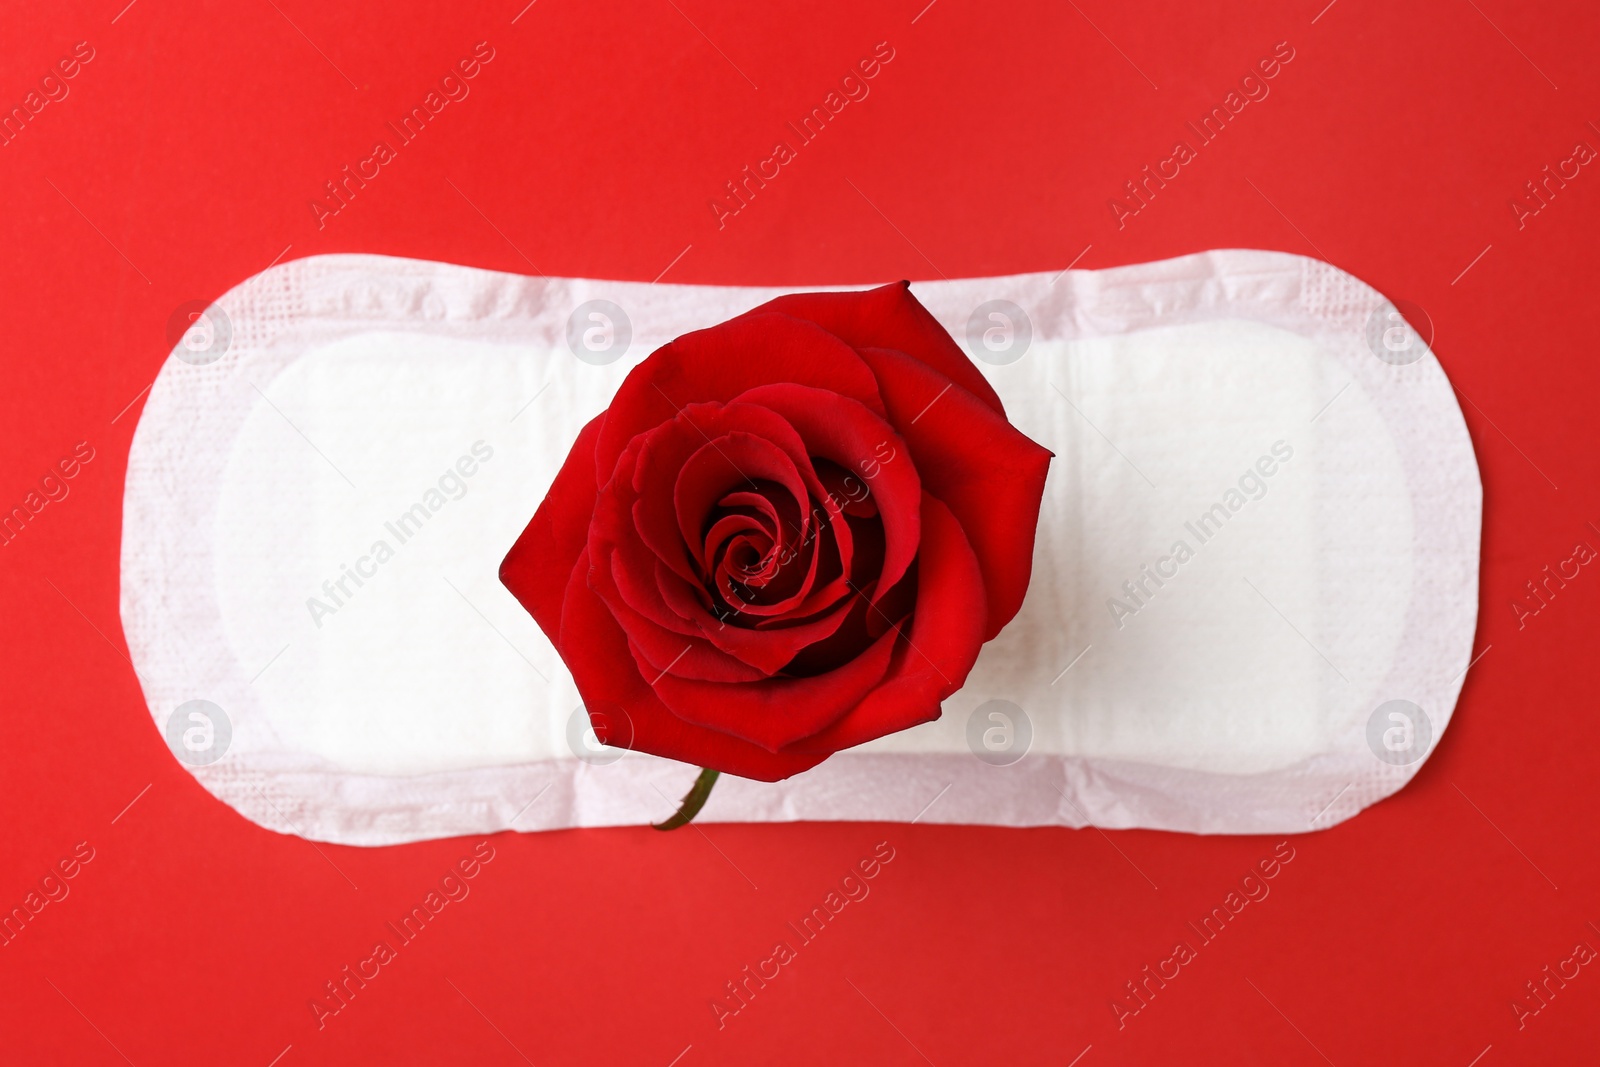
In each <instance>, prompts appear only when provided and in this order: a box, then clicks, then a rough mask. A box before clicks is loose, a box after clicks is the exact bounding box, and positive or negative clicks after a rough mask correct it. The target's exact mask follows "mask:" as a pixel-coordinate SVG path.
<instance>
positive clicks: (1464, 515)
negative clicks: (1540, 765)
mask: <svg viewBox="0 0 1600 1067" xmlns="http://www.w3.org/2000/svg"><path fill="white" fill-rule="evenodd" d="M913 290H914V292H915V293H916V295H917V297H918V299H920V300H921V301H922V302H923V303H924V304H926V305H927V306H928V308H929V309H930V310H931V311H932V312H933V314H934V315H935V316H936V317H937V318H938V319H939V320H940V321H941V322H942V323H943V324H944V325H945V326H946V327H947V328H948V329H949V330H950V332H951V333H952V335H953V336H955V337H956V339H957V340H958V342H960V343H961V344H962V345H963V346H964V347H965V348H966V349H967V350H968V351H969V352H970V353H972V354H973V355H974V356H975V357H976V358H977V359H978V360H979V365H980V366H981V367H982V369H983V371H984V374H985V375H986V376H987V377H988V379H989V381H990V382H991V383H992V384H993V385H994V387H995V389H996V390H997V391H998V393H999V394H1000V397H1001V399H1002V400H1003V401H1004V403H1005V406H1006V411H1007V413H1008V414H1009V416H1010V418H1011V420H1012V422H1014V423H1015V424H1016V425H1017V426H1018V428H1020V429H1021V430H1022V431H1023V432H1024V433H1026V434H1028V435H1029V436H1031V437H1032V438H1034V439H1035V440H1037V441H1039V442H1041V443H1042V444H1044V445H1046V446H1047V447H1049V448H1050V449H1051V450H1053V451H1054V452H1055V453H1056V459H1055V460H1054V462H1053V463H1052V466H1051V470H1050V477H1049V480H1048V483H1047V485H1046V488H1045V495H1044V503H1043V507H1042V510H1041V513H1040V518H1039V528H1038V540H1037V546H1036V549H1035V553H1034V571H1033V583H1032V585H1031V587H1030V588H1029V591H1028V596H1027V600H1026V602H1025V604H1024V606H1023V609H1022V611H1021V613H1020V614H1019V615H1018V616H1017V618H1016V619H1015V620H1014V621H1013V622H1012V623H1011V624H1010V626H1008V627H1007V628H1006V630H1005V631H1004V632H1003V633H1002V634H1001V635H1000V636H999V637H998V638H997V639H996V640H995V641H994V642H992V643H991V644H989V645H988V646H986V647H985V648H984V650H983V653H982V655H981V657H980V658H979V660H978V664H977V667H976V668H975V669H974V671H973V673H972V675H971V677H970V678H969V679H968V682H967V684H966V686H965V688H963V689H962V690H961V691H960V692H959V693H957V694H956V695H955V696H953V697H951V698H950V699H949V700H947V701H946V702H945V705H944V714H943V717H942V718H941V719H940V720H939V721H937V722H933V723H929V724H926V725H923V726H920V727H917V728H915V729H913V730H909V731H906V732H904V733H901V734H896V735H894V736H891V737H887V738H883V739H882V740H879V741H876V742H873V743H871V744H868V745H865V746H862V747H861V748H858V749H853V750H850V751H847V752H842V753H839V754H838V755H836V756H834V757H832V758H831V759H829V760H828V761H827V762H825V763H823V764H822V765H821V766H819V767H817V768H815V769H814V770H811V771H808V772H806V773H804V774H801V775H798V776H796V777H794V778H792V779H790V780H788V781H785V782H780V783H775V784H769V783H762V782H751V781H746V780H743V779H737V778H731V777H724V779H723V780H722V781H721V782H719V783H718V785H717V788H716V790H715V791H714V792H713V794H712V797H711V800H710V803H709V804H708V805H707V806H706V808H705V811H704V812H703V813H702V814H701V816H700V819H701V820H702V821H769V820H773V821H775V820H793V819H851V820H887V821H905V820H911V819H914V818H919V817H920V819H921V820H923V821H928V822H949V823H988V824H996V825H1006V826H1032V825H1066V826H1082V825H1084V824H1086V823H1092V824H1094V825H1098V826H1103V827H1132V826H1143V827H1152V828H1159V829H1170V830H1185V831H1193V832H1201V833H1266V832H1272V833H1285V832H1295V831H1304V830H1308V829H1320V828H1323V827H1327V826H1330V825H1332V824H1334V823H1336V822H1339V821H1341V820H1343V819H1345V818H1348V817H1349V816H1350V815H1352V814H1354V813H1355V812H1357V811H1359V810H1360V809H1361V808H1363V807H1365V806H1366V805H1369V804H1371V803H1373V802H1375V801H1377V800H1379V799H1381V798H1382V797H1384V796H1386V795H1388V794H1389V793H1392V792H1394V791H1395V790H1396V789H1398V788H1400V786H1402V785H1403V784H1404V783H1405V782H1406V781H1407V780H1408V779H1409V777H1410V776H1411V775H1412V774H1413V773H1415V771H1416V770H1417V768H1418V767H1419V766H1421V761H1422V759H1423V758H1425V757H1426V755H1427V753H1428V752H1429V751H1431V749H1432V746H1433V745H1435V744H1436V743H1437V741H1438V739H1439V736H1440V735H1441V733H1442V732H1443V730H1444V728H1445V726H1446V725H1447V724H1448V722H1449V719H1450V714H1451V711H1452V709H1453V707H1454V705H1455V701H1456V696H1457V694H1458V692H1459V690H1460V687H1461V683H1462V680H1463V677H1464V675H1465V672H1466V670H1467V667H1468V662H1469V658H1470V656H1471V653H1472V638H1473V631H1474V626H1475V622H1476V613H1477V574H1478V540H1479V526H1480V517H1481V501H1482V489H1481V486H1480V483H1479V479H1478V469H1477V464H1476V462H1475V460H1474V457H1473V452H1472V446H1471V443H1470V441H1469V439H1468V436H1467V431H1466V427H1465V424H1464V423H1463V420H1462V417H1461V412H1460V409H1459V408H1458V406H1457V404H1456V401H1455V397H1454V395H1453V394H1452V391H1451V389H1450V385H1449V383H1448V382H1447V381H1446V379H1445V376H1444V373H1443V372H1442V370H1441V369H1440V367H1439V364H1438V363H1437V361H1436V360H1435V359H1434V357H1433V355H1432V353H1431V352H1429V351H1428V350H1427V347H1426V345H1424V344H1423V343H1422V341H1421V340H1420V339H1419V338H1417V337H1416V336H1415V334H1412V333H1410V332H1409V330H1408V329H1407V327H1406V325H1405V323H1404V322H1403V321H1402V320H1401V319H1400V318H1399V316H1398V315H1397V314H1395V313H1394V311H1393V308H1392V306H1391V305H1389V304H1388V302H1387V301H1385V300H1384V299H1383V298H1382V297H1381V296H1380V295H1379V294H1378V293H1377V292H1375V291H1374V290H1372V289H1371V288H1370V287H1368V286H1366V285H1364V284H1363V283H1361V282H1359V281H1357V280H1356V279H1355V278H1353V277H1351V276H1350V275H1348V274H1345V273H1343V272H1342V271H1339V270H1337V269H1335V268H1333V267H1331V266H1329V265H1328V264H1326V263H1322V262H1320V261H1316V260H1311V259H1306V258H1302V257H1298V256H1291V255H1285V254H1282V253H1276V252H1256V251H1216V252H1208V253H1204V254H1200V255H1193V256H1186V257H1183V258H1180V259H1173V260H1167V261H1164V262H1159V263H1147V264H1140V265H1137V266H1132V267H1119V268H1115V269H1111V270H1103V271H1068V272H1066V273H1064V274H1062V275H1059V276H1055V277H1053V276H1052V275H1048V274H1030V275H1018V276H1013V277H1006V278H982V279H971V280H961V281H951V282H925V283H918V284H916V285H915V286H914V287H913ZM780 291H781V290H777V289H755V288H731V287H730V288H723V287H715V288H713V287H699V286H681V285H645V284H639V283H630V282H602V281H588V280H580V279H565V278H529V277H522V276H517V275H509V274H497V273H493V272H490V271H483V270H474V269H470V268H466V267H458V266H451V265H448V264H443V263H430V262H420V261H414V260H404V259H391V258H386V257H381V256H319V257H315V258H312V259H306V260H300V261H298V262H294V263H289V264H285V265H283V266H280V267H274V268H273V269H271V270H268V271H266V272H265V273H263V274H260V275H257V276H256V277H254V278H251V279H250V280H249V281H247V282H245V283H244V284H242V285H240V286H239V287H238V288H236V289H234V290H232V291H231V292H229V293H228V294H226V295H225V296H223V297H222V298H221V299H220V300H219V301H218V302H217V304H216V305H215V306H214V307H212V308H211V309H210V310H209V311H207V312H206V313H205V314H204V315H202V316H201V317H200V318H199V319H198V320H197V321H196V324H195V327H194V328H193V329H192V330H191V331H190V334H189V335H188V336H186V337H185V338H184V339H183V342H182V343H180V344H179V345H178V347H177V348H176V349H175V351H174V353H173V355H172V357H171V358H169V359H168V361H167V363H166V366H165V367H164V368H163V370H162V372H161V375H160V377H159V378H158V379H157V381H156V383H155V385H154V386H153V388H152V389H151V391H150V398H149V401H148V402H147V404H146V406H145V408H144V411H143V414H142V417H141V419H140V422H139V427H138V431H137V433H136V434H135V437H134V441H133V446H132V451H131V454H130V456H129V461H128V475H127V486H126V496H125V501H124V525H123V545H122V618H123V627H124V631H125V633H126V636H127V641H128V646H129V650H130V652H131V655H132V658H133V662H134V664H135V665H136V668H137V671H138V675H139V679H140V682H141V684H142V686H143V688H144V693H145V697H146V700H147V702H148V704H149V708H150V712H151V714H152V716H153V717H154V719H155V722H156V725H157V727H158V728H159V729H160V730H161V731H162V732H163V734H164V736H166V737H167V739H168V741H169V743H170V744H171V746H172V749H173V751H174V753H175V754H176V755H177V756H178V758H179V759H181V760H182V761H183V762H184V763H185V765H186V766H187V767H188V768H189V769H190V770H191V771H192V772H193V773H194V774H195V776H196V777H197V778H198V779H199V780H200V781H201V783H202V784H204V785H205V787H206V788H207V789H209V790H210V791H211V792H212V793H213V794H215V795H216V796H217V797H219V798H220V799H221V800H223V801H224V802H226V803H227V804H229V805H231V806H232V807H234V808H235V809H236V810H238V811H239V812H240V813H241V814H243V815H244V816H245V817H246V818H248V819H250V820H252V821H253V822H256V823H259V824H261V825H263V826H266V827H269V828H272V829H274V830H280V831H285V832H293V833H298V834H301V835H303V836H305V837H309V838H314V839H317V840H325V841H337V842H343V843H348V844H366V845H377V844H387V843H394V842H402V841H413V840H419V839H424V838H432V837H443V836H449V835H456V834H477V833H487V832H493V831H497V830H504V829H508V828H510V829H517V830H539V829H555V828H561V827H570V826H605V825H616V824H630V823H632V824H638V823H645V822H649V821H655V820H659V819H661V818H663V817H665V816H666V815H668V814H670V813H671V811H672V810H673V809H674V808H675V807H676V804H677V801H678V800H679V798H680V797H681V796H682V795H683V793H684V791H685V790H686V789H687V787H688V785H689V783H690V781H691V780H692V779H693V777H694V775H695V773H696V770H695V768H693V767H689V766H685V765H682V764H678V763H674V762H671V761H668V760H663V759H658V758H656V757H652V756H647V755H641V754H636V753H622V752H619V751H617V750H612V749H606V748H603V747H599V746H598V745H596V744H595V742H594V738H593V735H592V733H590V732H589V730H588V725H587V720H586V718H585V717H584V716H583V714H582V713H581V711H580V710H579V708H580V701H579V697H578V693H577V690H576V689H575V688H574V686H573V684H572V679H571V677H570V676H569V675H568V673H567V672H566V670H565V668H564V667H563V666H562V663H561V660H560V658H559V657H558V656H557V655H556V652H555V649H554V648H553V647H552V646H551V644H550V642H549V641H548V640H547V639H546V638H545V637H544V635H543V634H542V633H541V631H540V630H539V628H538V627H537V626H536V625H535V624H534V622H533V620H532V619H531V618H530V617H529V616H528V615H527V614H526V613H525V612H524V611H523V610H522V608H521V607H520V606H518V604H517V603H516V602H515V601H514V600H513V599H512V597H511V595H510V594H509V593H508V592H507V591H506V590H505V589H504V588H502V587H501V585H500V584H499V581H498V580H497V577H496V570H497V568H498V567H499V564H500V560H501V559H502V558H503V557H504V555H505V553H506V550H507V549H508V548H510V546H511V544H512V542H513V541H514V540H515V539H516V537H517V535H518V533H519V532H520V531H521V530H522V528H523V526H524V525H525V524H526V523H527V521H528V519H529V518H530V517H531V516H532V514H533V512H534V510H535V509H536V508H537V507H538V505H539V502H540V501H541V500H542V499H543V497H544V493H545V491H546V489H547V487H548V486H549V483H550V481H551V479H552V478H553V477H554V475H555V472H556V470H557V469H558V468H559V466H560V464H561V462H562V460H563V459H564V458H565V457H566V454H567V451H568V449H569V448H570V446H571V444H572V441H573V439H574V438H575V437H576V435H577V433H578V430H579V428H580V427H581V426H582V425H583V424H584V423H585V422H586V421H587V420H588V419H590V418H591V417H592V416H594V415H595V414H596V413H598V412H599V411H601V410H603V409H604V408H605V406H606V405H607V403H608V402H609V401H610V398H611V396H612V394H613V392H614V391H615V390H616V387H617V385H618V384H619V383H620V382H621V381H622V378H623V377H624V375H625V374H626V373H627V371H628V370H629V369H630V368H631V367H632V366H634V365H635V364H637V363H638V362H639V361H640V360H641V359H643V358H644V357H645V356H646V355H648V354H649V353H650V352H651V351H652V350H654V349H655V348H656V347H658V346H659V345H661V344H663V343H665V342H667V341H669V340H671V339H672V338H673V337H676V336H677V335H679V334H682V333H684V332H686V331H689V330H693V329H697V328H700V327H704V326H709V325H712V324H714V323H716V322H719V321H722V320H724V319H726V318H728V317H730V316H732V315H735V314H738V313H739V312H742V311H744V310H746V309H748V308H750V307H752V306H754V305H756V304H759V303H761V302H763V301H765V300H767V299H770V298H771V297H772V296H774V295H776V294H777V293H778V292H780ZM1180 546H1181V547H1180Z"/></svg>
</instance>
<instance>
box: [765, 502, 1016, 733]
mask: <svg viewBox="0 0 1600 1067" xmlns="http://www.w3.org/2000/svg"><path fill="white" fill-rule="evenodd" d="M917 583H918V595H917V607H916V612H915V614H914V615H913V616H912V620H911V627H910V631H911V632H910V633H909V634H908V635H906V636H905V637H902V638H901V639H900V640H899V641H898V642H897V643H896V647H895V655H894V660H893V662H891V663H890V665H889V671H888V674H887V675H886V676H885V678H884V681H883V682H882V684H880V685H879V686H877V687H876V688H875V689H873V690H872V691H871V692H869V693H868V694H867V696H866V698H865V699H864V700H862V701H861V703H860V704H858V705H857V706H856V707H855V708H854V709H853V710H852V711H850V712H849V713H848V714H846V715H845V716H844V717H843V718H841V719H839V720H838V721H837V722H836V723H834V724H833V725H832V726H830V727H828V728H827V729H825V730H823V731H821V732H819V733H816V734H813V735H812V736H810V737H807V738H804V739H802V740H800V741H796V742H794V743H793V744H791V745H789V746H787V747H786V748H784V750H783V754H785V755H791V754H801V753H806V754H811V755H824V754H827V753H830V752H837V751H838V750H839V749H842V748H850V747H851V746H853V745H860V744H864V743H865V742H867V741H871V740H873V739H875V738H879V737H883V736H884V735H886V734H892V733H896V732H898V731H900V730H904V729H907V728H908V727H911V726H916V725H917V724H919V723H924V722H930V721H932V720H933V719H937V718H938V717H939V712H940V707H939V704H940V702H941V701H942V700H944V698H945V697H947V696H949V695H950V694H951V693H954V692H955V691H956V690H957V689H960V688H961V686H962V685H963V684H964V683H965V682H966V680H967V675H968V673H970V672H971V670H972V665H973V664H974V663H976V662H977V660H978V650H979V649H981V648H982V647H983V643H984V641H985V638H984V631H983V614H984V589H983V576H982V574H981V573H980V572H979V570H978V560H977V557H976V556H975V555H974V554H973V551H972V546H971V545H970V544H968V543H967V538H966V535H965V534H963V533H962V532H961V524H960V523H958V522H957V521H956V518H955V516H954V515H953V514H951V511H950V509H949V508H947V507H945V506H944V505H943V504H941V503H940V502H939V501H938V500H936V499H934V498H933V497H932V496H930V495H929V494H927V493H924V494H923V495H922V555H921V558H920V560H919V561H918V563H917Z"/></svg>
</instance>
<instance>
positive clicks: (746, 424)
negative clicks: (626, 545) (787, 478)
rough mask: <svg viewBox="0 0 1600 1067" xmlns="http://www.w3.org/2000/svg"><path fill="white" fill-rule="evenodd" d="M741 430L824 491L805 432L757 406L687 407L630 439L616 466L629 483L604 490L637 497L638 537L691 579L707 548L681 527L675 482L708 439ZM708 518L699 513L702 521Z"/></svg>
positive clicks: (811, 485) (814, 488)
mask: <svg viewBox="0 0 1600 1067" xmlns="http://www.w3.org/2000/svg"><path fill="white" fill-rule="evenodd" d="M740 431H742V432H745V433H748V434H750V435H751V436H753V437H757V438H760V439H762V440H765V441H767V442H769V443H770V444H772V445H773V446H775V447H776V448H777V449H778V450H779V451H781V452H782V453H783V454H784V455H786V456H788V458H789V459H790V461H791V463H792V464H793V467H794V469H796V470H798V471H799V472H800V476H801V479H802V481H803V482H804V484H805V486H806V487H807V489H808V490H809V491H811V492H817V491H819V489H820V483H818V482H817V480H816V476H815V474H814V472H812V470H811V462H810V460H809V459H808V458H807V456H806V451H805V443H804V442H803V441H801V439H800V435H799V434H797V433H795V431H794V428H793V427H791V426H790V425H789V424H788V423H786V422H785V421H784V420H783V417H782V416H780V415H779V414H778V413H777V412H775V411H770V410H768V409H767V408H764V407H760V406H759V405H755V404H728V405H723V404H691V405H688V406H687V407H685V408H684V409H683V410H682V411H680V412H679V413H678V414H677V415H676V416H674V417H673V418H672V419H671V420H670V421H668V422H666V423H663V424H662V425H660V426H657V427H653V428H651V429H650V430H648V431H646V432H645V433H643V434H641V435H639V436H638V437H636V438H635V439H634V440H632V441H630V442H629V443H628V447H627V448H626V449H625V450H624V452H623V453H622V455H621V456H619V458H618V461H617V465H616V466H617V470H618V471H619V472H620V471H622V470H627V471H628V472H629V475H628V479H629V480H628V482H627V484H622V483H621V482H620V481H619V483H618V484H616V485H610V486H607V487H606V489H605V490H604V492H608V493H616V494H618V495H619V496H628V497H629V498H630V499H632V498H637V503H634V504H633V505H632V507H633V516H634V518H633V522H634V525H635V526H636V527H637V528H638V531H639V536H640V537H641V538H643V540H644V542H645V543H646V544H648V545H649V546H650V548H651V550H652V551H654V552H655V553H656V555H658V556H660V557H661V558H662V559H663V560H664V561H666V563H667V565H668V566H670V567H671V568H672V569H673V570H675V571H677V572H678V573H679V574H681V575H683V577H684V578H685V579H686V580H691V581H693V580H698V579H700V578H703V577H704V576H703V575H701V574H699V573H697V571H696V569H695V562H693V561H697V560H698V557H699V555H700V551H701V547H702V546H701V544H700V543H699V541H700V534H699V532H698V531H695V532H694V533H693V534H692V536H691V535H689V534H686V533H685V532H684V531H683V530H682V529H681V528H680V523H679V515H680V511H679V508H678V506H677V503H676V500H675V496H674V485H675V483H676V482H677V480H678V478H679V477H680V475H681V473H682V471H683V469H684V467H685V465H686V464H687V463H688V462H689V460H690V459H691V457H693V456H694V454H695V453H696V452H698V451H700V450H701V449H704V448H706V447H707V442H710V441H715V440H718V439H720V438H721V437H722V436H723V435H724V434H727V433H733V432H740ZM630 453H632V454H634V455H635V456H636V457H637V458H636V460H635V462H634V464H633V465H632V466H631V467H629V466H626V458H627V456H628V454H630ZM752 473H754V472H752ZM747 488H748V487H747ZM630 494H631V495H630ZM704 518H705V516H704V515H700V516H696V517H695V519H696V521H697V522H698V521H700V520H703V519H704ZM686 540H687V543H686Z"/></svg>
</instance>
